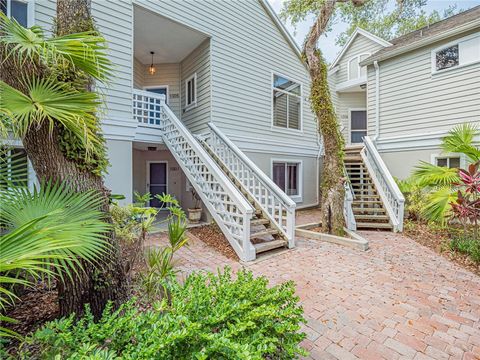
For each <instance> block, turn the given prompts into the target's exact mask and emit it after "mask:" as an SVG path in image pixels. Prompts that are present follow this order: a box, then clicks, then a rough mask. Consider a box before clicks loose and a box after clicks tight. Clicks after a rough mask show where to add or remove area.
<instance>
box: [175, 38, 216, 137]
mask: <svg viewBox="0 0 480 360" xmlns="http://www.w3.org/2000/svg"><path fill="white" fill-rule="evenodd" d="M180 71H181V82H180V88H181V96H180V98H181V101H180V104H179V105H180V109H181V119H182V121H183V122H184V124H185V125H186V126H187V127H188V128H189V129H190V131H192V132H194V133H199V132H204V131H205V130H207V124H208V122H209V121H210V119H211V113H210V105H211V103H210V102H211V99H210V40H205V41H204V42H203V43H202V44H200V45H199V46H198V47H197V48H196V49H195V50H194V51H192V53H191V54H189V55H188V56H187V57H186V58H185V59H183V61H182V62H181V64H180ZM195 73H196V74H197V84H196V89H197V106H195V107H193V108H189V109H188V110H186V109H185V104H186V93H187V91H186V88H185V81H186V80H187V79H188V78H189V77H190V76H192V75H193V74H195Z"/></svg>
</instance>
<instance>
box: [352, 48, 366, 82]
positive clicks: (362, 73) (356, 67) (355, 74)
mask: <svg viewBox="0 0 480 360" xmlns="http://www.w3.org/2000/svg"><path fill="white" fill-rule="evenodd" d="M369 56H370V54H359V55H355V56H354V57H353V58H351V59H350V60H349V61H348V80H355V79H359V78H363V77H366V76H367V67H366V66H360V63H361V62H362V61H363V60H365V59H366V58H368V57H369Z"/></svg>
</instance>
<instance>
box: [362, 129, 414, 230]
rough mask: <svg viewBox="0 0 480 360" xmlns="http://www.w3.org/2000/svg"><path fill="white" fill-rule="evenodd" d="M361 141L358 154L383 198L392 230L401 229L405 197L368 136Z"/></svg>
mask: <svg viewBox="0 0 480 360" xmlns="http://www.w3.org/2000/svg"><path fill="white" fill-rule="evenodd" d="M363 143H364V144H365V147H364V148H363V150H362V151H361V152H360V155H361V156H362V158H363V161H364V162H365V165H366V166H367V169H368V171H369V172H370V175H371V177H372V180H373V182H374V183H375V186H376V187H377V190H378V193H379V195H380V197H381V198H382V200H383V203H384V205H385V208H386V210H387V213H388V215H389V217H390V220H391V221H392V223H393V227H394V230H395V231H402V230H403V215H404V207H405V198H404V197H403V194H402V192H401V191H400V189H399V188H398V185H397V183H396V182H395V180H394V179H393V176H392V175H391V174H390V171H389V170H388V168H387V166H386V165H385V162H384V161H383V159H382V158H381V156H380V154H379V153H378V151H377V149H376V147H375V145H374V144H373V142H372V140H371V139H370V137H368V136H365V137H364V140H363Z"/></svg>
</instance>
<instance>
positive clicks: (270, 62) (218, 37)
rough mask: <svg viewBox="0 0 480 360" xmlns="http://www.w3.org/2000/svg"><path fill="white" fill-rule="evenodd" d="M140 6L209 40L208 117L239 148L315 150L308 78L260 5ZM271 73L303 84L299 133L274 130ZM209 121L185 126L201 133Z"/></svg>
mask: <svg viewBox="0 0 480 360" xmlns="http://www.w3.org/2000/svg"><path fill="white" fill-rule="evenodd" d="M138 3H139V4H141V5H142V6H144V7H146V8H148V9H151V10H153V11H156V12H158V13H159V14H161V15H163V16H166V17H169V18H172V19H173V20H176V21H178V22H180V23H183V24H185V25H187V26H190V27H193V28H195V29H197V30H199V31H201V32H203V33H205V34H208V35H210V36H211V40H210V49H211V50H210V51H211V78H212V88H211V119H212V121H214V122H215V123H216V124H217V125H218V126H219V127H220V128H221V129H223V130H224V131H225V132H226V133H227V135H229V136H231V138H232V139H233V140H234V141H236V142H237V143H238V144H239V145H240V146H241V147H244V145H246V144H251V145H252V146H254V145H253V144H255V146H260V145H265V144H268V145H269V146H270V147H271V148H277V147H279V146H280V147H282V148H283V151H284V152H289V151H290V152H293V151H296V152H298V153H301V152H303V153H305V151H309V152H310V153H315V152H316V149H317V148H318V145H317V142H316V123H315V121H314V117H313V114H312V113H311V111H310V105H309V102H308V100H307V99H308V94H309V75H308V73H307V71H306V69H305V67H304V66H303V64H302V63H301V61H300V59H299V58H298V56H297V55H296V54H295V52H294V51H293V49H292V48H291V47H290V45H289V44H288V42H287V40H286V39H285V38H284V36H283V35H282V34H281V33H280V31H279V30H278V28H277V27H276V25H275V24H274V22H273V20H272V19H271V18H270V17H269V15H268V14H267V13H266V11H265V10H264V9H263V7H262V5H261V4H260V2H259V1H256V0H241V1H235V2H230V1H225V2H222V3H221V6H219V3H218V2H217V1H212V0H205V1H191V0H188V1H162V2H158V1H152V0H139V1H138ZM272 72H277V73H280V74H283V75H285V76H287V77H289V78H291V79H292V80H295V81H298V82H300V83H302V85H303V96H304V102H303V133H298V132H292V131H283V129H282V130H280V131H278V130H277V129H273V130H272V123H271V122H272ZM207 121H209V118H208V116H202V117H200V118H199V119H196V120H195V122H196V123H195V125H193V124H192V123H190V122H189V121H188V123H189V126H190V128H191V129H192V130H194V131H201V130H202V129H205V128H206V122H207ZM197 122H198V124H197ZM299 135H300V136H299ZM277 144H282V145H283V146H282V145H277ZM285 144H287V145H286V146H285Z"/></svg>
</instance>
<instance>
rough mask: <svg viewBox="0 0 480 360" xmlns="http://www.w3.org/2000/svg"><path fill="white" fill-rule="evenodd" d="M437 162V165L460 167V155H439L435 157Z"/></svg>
mask: <svg viewBox="0 0 480 360" xmlns="http://www.w3.org/2000/svg"><path fill="white" fill-rule="evenodd" d="M435 164H436V165H437V166H443V167H448V168H451V169H453V168H454V169H458V168H460V156H438V157H436V158H435Z"/></svg>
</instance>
